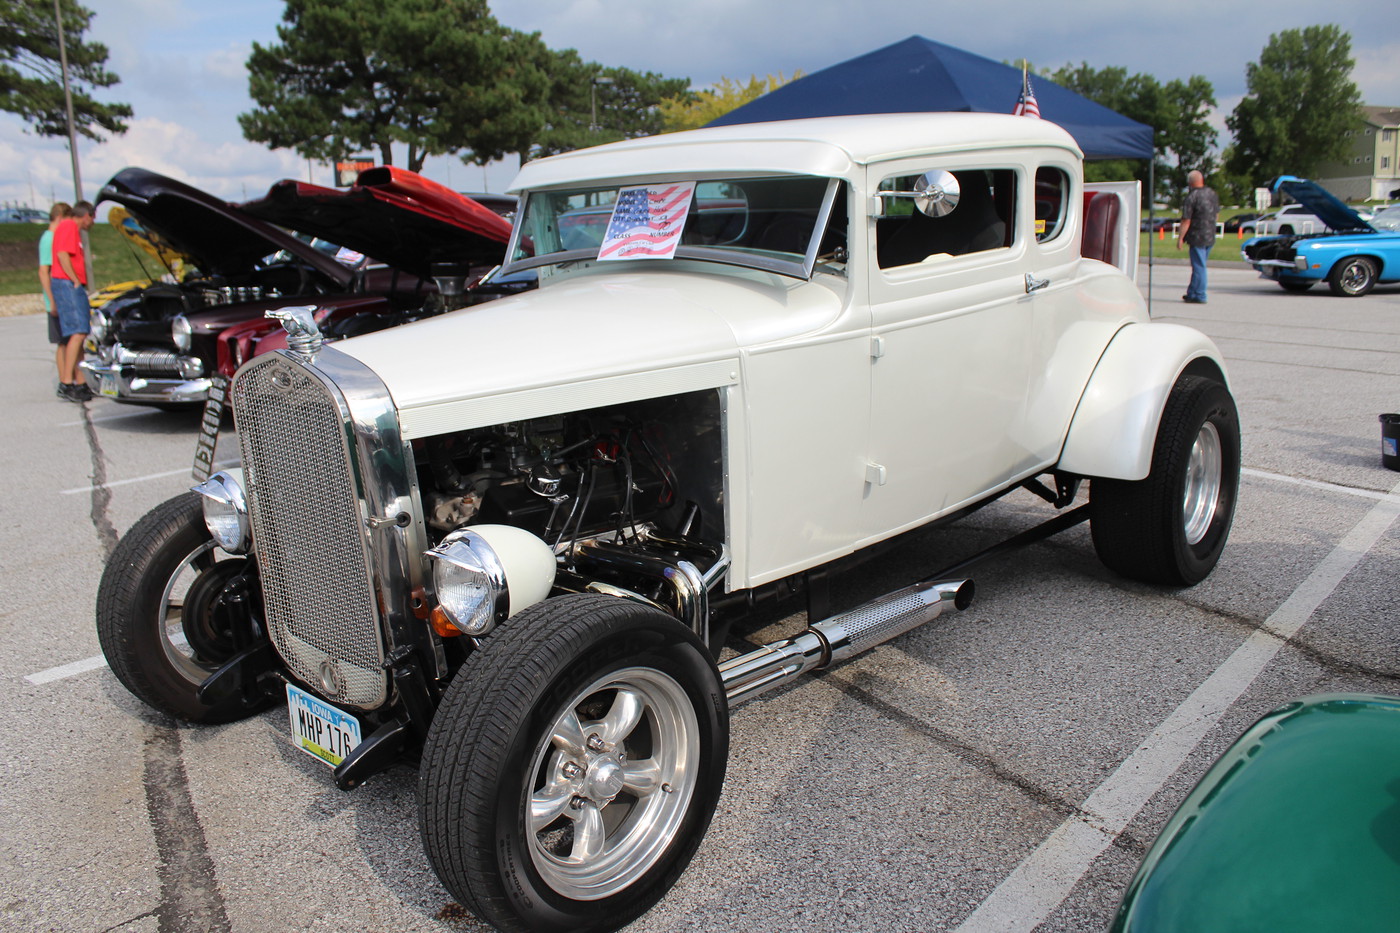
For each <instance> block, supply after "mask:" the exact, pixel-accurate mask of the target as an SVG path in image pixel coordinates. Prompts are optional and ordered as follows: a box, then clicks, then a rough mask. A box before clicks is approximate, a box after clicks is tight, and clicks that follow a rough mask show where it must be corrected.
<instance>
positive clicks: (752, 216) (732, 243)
mask: <svg viewBox="0 0 1400 933" xmlns="http://www.w3.org/2000/svg"><path fill="white" fill-rule="evenodd" d="M840 189H841V182H839V181H837V180H835V179H829V178H816V177H810V176H797V177H785V178H735V179H725V180H721V181H700V182H695V181H680V182H662V183H656V184H651V185H623V186H617V185H609V186H598V187H587V188H569V189H563V190H557V191H538V192H531V193H530V194H529V195H528V197H527V198H526V200H525V208H524V211H523V213H522V215H521V218H520V222H519V225H518V227H517V230H516V234H515V238H514V240H513V246H512V251H511V259H510V263H509V264H508V266H509V268H510V270H512V271H513V270H515V269H524V268H529V267H531V266H539V265H545V264H547V263H557V262H570V261H577V260H586V259H594V260H598V261H613V260H624V259H671V258H682V259H686V258H688V259H708V260H713V261H718V262H728V263H733V264H737V265H744V266H753V267H756V268H761V269H767V270H769V271H773V272H780V273H783V274H786V275H797V276H801V277H803V278H808V277H810V276H811V272H812V268H813V266H814V265H815V264H816V263H817V262H818V261H820V262H822V263H823V264H824V267H826V269H827V271H839V269H838V268H837V267H839V266H842V265H843V264H844V262H845V244H846V236H845V234H846V221H845V216H846V208H845V201H844V197H840V196H838V193H839V192H840Z"/></svg>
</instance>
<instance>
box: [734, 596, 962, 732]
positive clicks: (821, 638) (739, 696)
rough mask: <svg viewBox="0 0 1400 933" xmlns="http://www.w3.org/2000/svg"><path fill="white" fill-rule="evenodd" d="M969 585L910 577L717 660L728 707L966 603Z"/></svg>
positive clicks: (841, 659)
mask: <svg viewBox="0 0 1400 933" xmlns="http://www.w3.org/2000/svg"><path fill="white" fill-rule="evenodd" d="M974 590H975V587H974V586H973V584H972V581H971V580H955V581H945V582H942V583H930V582H921V583H915V584H914V585H913V586H907V587H905V588H904V589H901V590H895V591H894V592H893V593H888V594H886V595H884V596H881V597H879V598H878V599H873V600H871V601H870V602H868V603H866V604H865V605H863V606H858V607H857V608H855V609H852V610H850V611H849V612H843V613H841V614H839V615H834V616H832V617H831V618H829V619H823V620H822V621H820V622H816V623H813V624H812V625H811V626H809V627H808V628H807V630H806V631H805V632H803V633H802V634H800V635H798V636H796V637H795V638H789V639H786V640H784V641H775V642H772V643H770V644H767V645H764V646H763V647H762V648H759V649H757V650H754V651H750V652H749V653H748V654H741V655H739V656H738V657H737V658H731V659H730V660H728V661H725V662H724V663H723V664H721V665H720V666H719V673H720V677H721V678H722V679H723V681H724V692H725V696H726V697H728V699H729V706H730V708H731V709H732V708H734V707H735V706H738V705H739V704H740V703H742V702H744V701H745V700H749V699H752V698H753V697H756V696H758V695H759V694H760V693H764V692H766V691H768V690H772V689H773V688H774V687H780V686H782V685H783V684H786V683H789V682H791V681H793V680H795V679H797V678H798V677H799V676H801V675H802V674H805V673H806V672H807V671H812V670H817V669H820V668H823V667H826V666H827V665H829V664H834V663H836V662H837V661H845V660H846V659H848V658H852V657H855V656H856V655H858V654H860V653H861V652H863V651H866V650H867V649H870V648H873V647H875V646H876V645H878V644H881V643H882V642H886V641H889V640H890V639H891V638H894V637H896V636H898V635H903V634H904V633H905V632H908V631H910V630H912V629H915V628H918V627H919V626H920V625H923V624H924V623H925V622H930V621H932V620H934V619H936V618H938V616H939V615H941V614H942V612H943V610H944V609H947V608H950V607H951V608H953V609H959V610H961V609H966V608H967V607H968V606H969V605H970V604H971V603H972V595H973V592H974Z"/></svg>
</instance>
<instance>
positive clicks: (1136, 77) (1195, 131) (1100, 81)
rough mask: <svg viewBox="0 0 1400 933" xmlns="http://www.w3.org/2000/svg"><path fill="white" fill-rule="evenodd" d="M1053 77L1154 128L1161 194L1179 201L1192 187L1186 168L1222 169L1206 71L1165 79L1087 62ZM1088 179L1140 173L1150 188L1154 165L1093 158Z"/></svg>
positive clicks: (1207, 171) (1212, 96)
mask: <svg viewBox="0 0 1400 933" xmlns="http://www.w3.org/2000/svg"><path fill="white" fill-rule="evenodd" d="M1046 77H1048V78H1049V79H1050V80H1051V81H1053V82H1055V83H1056V84H1058V85H1060V86H1061V87H1064V88H1068V89H1069V90H1071V91H1074V92H1075V93H1077V94H1081V95H1083V96H1084V97H1087V98H1089V99H1090V100H1092V101H1094V102H1095V103H1098V104H1102V105H1103V106H1105V107H1107V108H1109V109H1110V110H1114V111H1116V112H1118V113H1120V114H1122V115H1123V116H1125V117H1128V118H1129V119H1131V120H1136V121H1138V122H1139V123H1146V124H1147V125H1148V126H1150V127H1152V128H1153V141H1154V143H1155V145H1156V147H1157V152H1158V154H1159V158H1158V159H1157V162H1156V172H1155V174H1156V179H1157V192H1156V194H1157V195H1158V196H1161V195H1166V196H1167V197H1168V198H1169V199H1170V201H1171V203H1172V204H1173V205H1175V204H1179V203H1180V201H1181V198H1182V197H1184V196H1185V191H1186V173H1187V172H1189V171H1191V170H1192V169H1197V170H1199V171H1201V172H1204V173H1205V174H1207V175H1209V174H1210V173H1211V172H1213V171H1214V170H1215V168H1216V162H1215V157H1214V156H1213V155H1212V153H1211V148H1212V147H1213V146H1214V144H1215V139H1216V136H1217V133H1216V131H1215V129H1214V128H1212V127H1211V125H1210V121H1209V114H1210V108H1212V107H1214V106H1215V88H1214V87H1213V86H1212V85H1211V83H1210V82H1209V81H1208V80H1206V79H1205V78H1204V77H1202V76H1201V75H1192V76H1191V77H1190V78H1188V79H1187V80H1185V81H1182V80H1179V79H1177V80H1172V81H1169V82H1167V83H1166V84H1162V83H1161V82H1159V81H1158V80H1157V79H1156V78H1154V77H1152V76H1151V75H1146V74H1131V75H1130V74H1128V70H1127V69H1126V68H1102V69H1095V68H1093V67H1091V66H1090V65H1089V64H1088V63H1087V62H1081V63H1080V64H1079V65H1077V66H1076V65H1065V66H1064V67H1062V68H1061V69H1060V70H1059V71H1055V72H1052V73H1049V74H1047V75H1046ZM1084 168H1085V171H1084V175H1085V178H1086V179H1087V180H1088V181H1117V180H1125V179H1129V178H1137V179H1138V180H1139V181H1141V182H1142V183H1143V190H1144V192H1146V190H1147V183H1148V166H1147V164H1146V163H1144V162H1142V161H1141V160H1129V159H1117V160H1110V161H1106V162H1089V163H1087V164H1086V165H1085V167H1084Z"/></svg>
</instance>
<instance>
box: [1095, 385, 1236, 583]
mask: <svg viewBox="0 0 1400 933" xmlns="http://www.w3.org/2000/svg"><path fill="white" fill-rule="evenodd" d="M1239 481H1240V424H1239V414H1238V413H1237V412H1236V410H1235V401H1234V399H1233V398H1231V396H1230V392H1229V390H1228V389H1226V388H1225V386H1223V385H1222V384H1220V383H1219V382H1216V381H1215V380H1213V379H1206V378H1203V377H1200V376H1182V377H1181V378H1180V379H1178V380H1177V383H1176V385H1175V386H1173V387H1172V391H1171V394H1170V395H1169V396H1168V397H1167V404H1166V407H1165V408H1164V409H1163V412H1162V421H1161V424H1160V426H1159V427H1158V429H1157V440H1156V445H1155V447H1154V448H1153V452H1152V467H1151V472H1150V473H1149V474H1148V476H1147V478H1146V479H1144V480H1140V481H1137V482H1130V481H1125V480H1111V479H1096V480H1094V481H1093V483H1092V484H1091V487H1090V497H1089V504H1090V508H1091V511H1090V529H1091V531H1092V533H1093V538H1094V549H1095V550H1096V551H1097V552H1098V555H1099V559H1100V560H1102V561H1103V562H1104V564H1105V565H1107V566H1108V567H1109V569H1111V570H1115V571H1117V572H1118V573H1120V574H1122V575H1123V576H1125V577H1130V578H1132V579H1134V580H1141V581H1143V582H1144V583H1161V584H1167V585H1169V586H1191V585H1193V584H1196V583H1199V582H1200V581H1201V580H1204V579H1205V578H1206V577H1207V576H1208V575H1209V574H1210V572H1211V571H1212V570H1213V569H1215V565H1216V563H1217V562H1218V561H1219V560H1220V554H1221V552H1222V551H1223V550H1224V548H1225V539H1226V538H1227V537H1229V534H1230V525H1231V523H1232V522H1233V520H1234V514H1235V500H1236V498H1237V495H1238V492H1239Z"/></svg>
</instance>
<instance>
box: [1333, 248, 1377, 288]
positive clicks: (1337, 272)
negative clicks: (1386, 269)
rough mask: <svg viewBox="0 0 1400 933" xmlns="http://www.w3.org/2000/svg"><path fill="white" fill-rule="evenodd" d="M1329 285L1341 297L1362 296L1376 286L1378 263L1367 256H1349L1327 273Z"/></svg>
mask: <svg viewBox="0 0 1400 933" xmlns="http://www.w3.org/2000/svg"><path fill="white" fill-rule="evenodd" d="M1327 285H1328V287H1329V288H1331V289H1332V294H1334V295H1337V296H1338V297H1340V298H1360V297H1361V296H1362V295H1364V294H1366V293H1367V292H1369V291H1370V290H1371V289H1373V288H1375V287H1376V264H1375V262H1373V261H1372V260H1370V259H1367V258H1366V257H1365V256H1348V257H1347V258H1346V259H1342V260H1339V261H1338V262H1337V264H1336V265H1334V266H1333V267H1332V271H1331V272H1329V273H1327Z"/></svg>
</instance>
